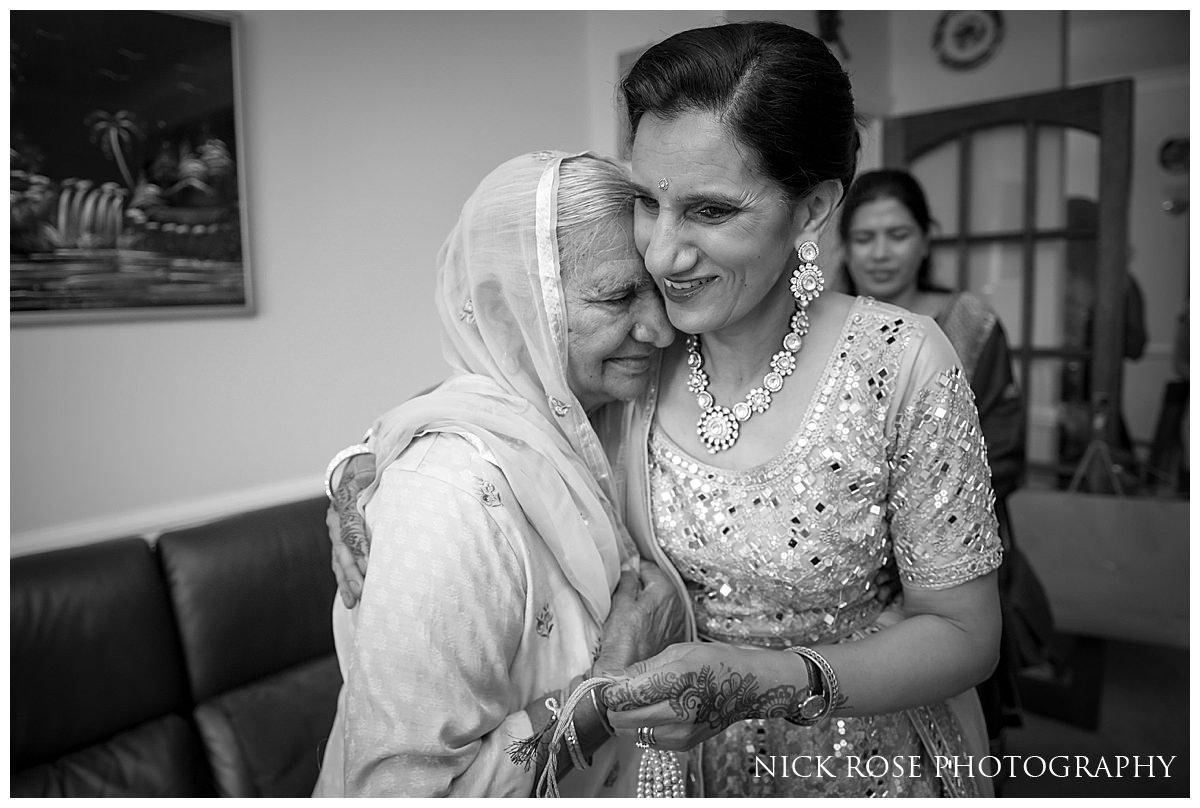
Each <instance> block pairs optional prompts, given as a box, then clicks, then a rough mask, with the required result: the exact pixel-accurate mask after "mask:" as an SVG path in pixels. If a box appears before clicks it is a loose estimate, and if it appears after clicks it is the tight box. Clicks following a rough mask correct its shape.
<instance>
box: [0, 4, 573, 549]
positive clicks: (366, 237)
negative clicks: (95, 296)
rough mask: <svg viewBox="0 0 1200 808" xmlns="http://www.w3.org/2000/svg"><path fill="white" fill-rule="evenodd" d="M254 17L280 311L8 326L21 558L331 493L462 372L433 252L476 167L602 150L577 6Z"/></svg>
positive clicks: (257, 271)
mask: <svg viewBox="0 0 1200 808" xmlns="http://www.w3.org/2000/svg"><path fill="white" fill-rule="evenodd" d="M241 20H242V24H241V29H242V48H241V52H242V55H243V59H244V61H243V63H242V68H243V69H242V82H243V89H244V102H245V103H244V108H243V114H244V130H243V131H244V135H245V143H244V144H243V145H244V152H243V155H244V159H245V169H246V171H247V172H248V173H247V180H248V195H249V222H250V249H251V258H252V263H253V275H254V283H255V287H256V297H257V299H258V302H259V311H258V313H257V314H256V315H254V316H252V317H238V318H221V319H195V320H177V321H147V322H125V323H109V324H92V325H69V326H37V327H19V328H13V329H11V332H10V338H11V343H10V362H11V366H10V385H11V396H10V401H11V421H10V425H11V455H10V463H11V487H10V494H11V522H10V528H11V531H12V550H13V552H22V551H25V550H29V549H35V548H41V547H48V546H53V545H56V544H65V543H73V542H77V541H81V540H89V539H98V538H105V537H109V536H113V535H120V534H122V533H127V532H135V531H143V530H151V529H155V528H159V527H163V526H164V525H169V524H173V523H175V522H178V521H181V520H182V521H186V520H188V519H193V518H204V517H209V516H212V515H214V514H219V513H223V512H227V511H230V510H234V509H237V508H239V507H243V506H254V505H258V504H265V503H269V502H276V501H285V500H288V499H292V498H296V497H300V496H305V495H310V494H312V495H315V494H318V493H319V492H320V479H321V475H322V472H323V470H324V465H325V462H326V461H327V460H328V458H329V456H330V455H331V454H332V453H333V452H334V451H336V450H337V449H339V448H341V447H342V446H343V445H345V444H348V443H351V442H353V441H354V440H355V439H357V437H358V436H359V435H360V434H361V433H362V431H363V429H364V428H365V427H366V426H368V425H369V424H370V421H371V419H372V418H373V417H374V416H375V415H377V414H378V413H380V412H382V411H383V410H385V409H387V408H388V407H391V406H393V405H394V404H397V403H399V402H400V401H401V400H402V399H403V398H405V397H406V396H408V395H409V394H411V393H413V392H416V391H418V390H420V389H421V388H423V387H425V386H427V385H428V384H430V383H432V382H434V381H436V380H437V379H439V378H440V377H441V376H442V375H443V373H444V365H443V363H442V360H441V354H440V348H439V344H438V339H437V334H438V327H437V322H436V317H435V315H434V314H433V312H432V310H431V308H430V305H429V301H430V300H431V298H432V290H433V269H434V257H435V254H436V252H437V249H438V247H439V246H440V244H441V241H442V239H443V238H444V236H445V234H446V233H447V232H448V231H449V229H450V227H451V225H452V224H453V222H454V219H455V218H456V216H457V212H458V209H459V206H461V204H462V202H463V201H464V200H465V198H466V196H467V195H468V194H469V192H470V191H471V190H472V189H473V187H474V186H475V184H476V183H477V182H478V180H479V179H481V178H482V177H483V175H484V174H485V173H486V172H487V171H488V170H490V169H491V168H493V167H494V166H495V165H497V164H499V163H500V162H501V161H502V160H504V159H507V158H509V157H511V156H514V155H516V154H518V153H521V152H523V151H529V150H534V149H540V148H548V147H561V148H569V149H582V148H585V147H586V146H587V145H588V143H589V132H588V123H587V122H588V108H587V104H586V101H585V94H584V92H583V90H584V85H585V81H584V75H585V48H584V18H583V17H582V15H580V14H578V13H572V12H502V13H501V12H417V11H399V12H337V13H333V12H272V11H256V12H246V13H243V14H242V15H241Z"/></svg>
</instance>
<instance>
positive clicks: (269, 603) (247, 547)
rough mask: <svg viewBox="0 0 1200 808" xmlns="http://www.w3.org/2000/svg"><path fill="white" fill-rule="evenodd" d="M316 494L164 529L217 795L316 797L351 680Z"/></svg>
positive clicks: (162, 550) (163, 548)
mask: <svg viewBox="0 0 1200 808" xmlns="http://www.w3.org/2000/svg"><path fill="white" fill-rule="evenodd" d="M327 507H328V501H327V500H326V499H324V498H323V497H322V498H314V499H311V500H305V501H303V502H297V503H290V504H287V505H282V506H278V507H274V508H265V509H262V510H258V511H253V512H251V513H245V514H240V515H237V516H232V517H229V518H226V519H222V520H220V521H217V522H213V523H210V524H206V525H201V526H199V527H192V528H187V529H185V530H176V531H171V532H168V533H164V534H163V535H162V536H160V537H159V539H158V554H159V558H160V560H161V563H162V568H163V573H164V576H165V579H166V581H167V586H168V589H169V591H170V597H171V601H172V603H173V605H174V610H175V620H176V623H177V625H178V627H179V633H180V636H181V638H182V641H183V649H184V659H185V661H186V666H187V675H188V679H189V681H190V683H191V690H192V693H193V695H194V697H195V700H196V703H197V708H196V713H195V716H196V721H197V724H198V726H199V729H200V733H201V735H202V737H203V739H204V744H205V749H206V752H207V754H208V759H209V763H210V765H211V766H212V769H213V775H214V780H215V783H216V787H217V792H218V794H220V795H222V796H237V797H251V796H254V797H259V796H261V797H277V796H301V795H307V794H308V793H309V792H310V791H311V790H312V787H313V785H314V784H315V782H316V778H317V771H318V769H317V767H318V765H319V763H320V759H321V749H322V746H323V743H324V741H325V739H326V737H327V735H328V733H329V729H330V726H331V725H332V723H333V714H334V711H335V709H336V703H337V693H338V689H339V687H340V686H341V675H340V673H339V671H338V666H337V659H336V656H335V654H334V648H333V630H332V623H331V617H330V615H331V610H332V606H333V599H334V596H335V592H336V585H335V581H334V578H333V573H332V572H331V571H330V548H329V538H328V533H327V529H326V526H325V511H326V508H327Z"/></svg>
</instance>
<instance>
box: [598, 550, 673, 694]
mask: <svg viewBox="0 0 1200 808" xmlns="http://www.w3.org/2000/svg"><path fill="white" fill-rule="evenodd" d="M685 626H686V613H685V611H684V608H683V603H682V602H681V601H680V599H679V595H678V593H676V591H675V586H674V584H672V583H671V579H670V578H668V577H667V575H666V573H664V572H663V571H662V570H661V569H659V568H658V566H657V565H655V564H653V563H652V562H649V561H645V560H643V561H642V563H641V571H640V573H635V572H632V571H630V570H626V571H624V572H622V573H621V580H620V581H619V582H618V583H617V588H616V591H614V592H613V596H612V608H611V609H610V610H609V613H608V619H607V620H605V621H604V628H603V633H602V634H601V635H600V655H599V656H598V657H597V658H596V664H595V666H594V671H595V673H597V674H599V675H612V674H616V673H620V672H621V671H623V670H624V669H625V668H627V667H628V666H630V665H632V664H633V663H635V662H637V661H639V660H642V659H646V658H647V657H651V656H653V655H654V654H657V653H658V652H659V651H661V650H663V649H664V648H666V647H667V646H669V645H670V644H671V643H673V642H678V641H679V640H681V639H683V637H684V636H685V635H684V631H685Z"/></svg>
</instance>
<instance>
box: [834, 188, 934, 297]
mask: <svg viewBox="0 0 1200 808" xmlns="http://www.w3.org/2000/svg"><path fill="white" fill-rule="evenodd" d="M845 250H846V267H847V268H848V269H849V270H850V278H851V280H853V281H854V286H855V288H856V290H857V291H858V293H859V294H860V295H868V296H870V297H874V298H878V299H879V300H882V301H884V302H886V303H890V302H893V301H895V300H896V298H897V297H898V296H900V295H902V294H904V293H906V292H909V291H911V290H913V289H915V288H916V286H917V273H918V271H919V270H920V268H921V261H922V260H924V258H925V256H926V255H927V254H928V252H929V236H928V235H927V234H926V233H925V231H923V230H922V229H921V226H920V225H919V224H918V223H917V220H916V219H915V218H913V215H912V213H911V212H909V210H908V208H907V207H905V205H904V203H903V202H901V201H900V200H898V199H896V198H895V197H891V196H884V197H880V198H879V199H873V200H871V201H870V202H864V203H863V204H862V205H860V206H859V207H858V209H857V210H855V211H854V215H853V216H852V217H851V219H850V227H849V228H848V232H847V235H846V245H845Z"/></svg>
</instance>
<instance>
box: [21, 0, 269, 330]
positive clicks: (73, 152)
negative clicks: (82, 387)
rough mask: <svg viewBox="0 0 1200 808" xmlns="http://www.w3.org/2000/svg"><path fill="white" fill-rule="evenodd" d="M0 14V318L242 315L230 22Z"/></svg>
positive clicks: (238, 118) (246, 265)
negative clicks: (6, 90) (0, 44)
mask: <svg viewBox="0 0 1200 808" xmlns="http://www.w3.org/2000/svg"><path fill="white" fill-rule="evenodd" d="M9 19H10V37H11V72H12V82H11V87H12V89H11V95H10V112H11V116H10V164H11V168H10V195H9V198H10V213H11V231H10V242H9V267H10V272H9V313H10V324H12V325H23V324H37V323H66V322H80V321H97V320H129V319H143V318H179V317H193V316H220V315H245V314H252V313H253V312H254V296H253V285H252V283H251V273H250V260H249V259H250V253H249V239H248V234H249V228H248V226H247V222H246V208H247V204H246V183H245V161H244V159H243V153H242V149H243V144H244V139H243V137H242V132H241V124H242V114H241V84H240V81H239V65H238V52H239V36H238V34H239V32H238V20H237V18H236V16H234V15H231V14H217V13H207V12H205V13H200V12H159V11H41V10H39V11H12V12H10V14H9Z"/></svg>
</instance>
